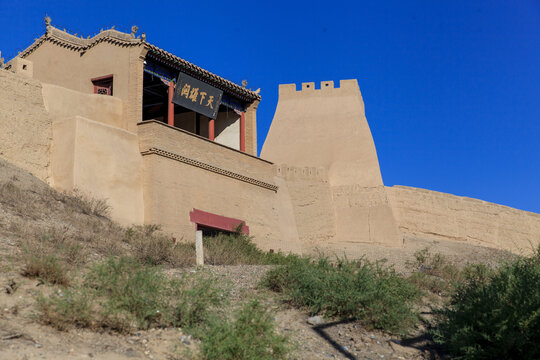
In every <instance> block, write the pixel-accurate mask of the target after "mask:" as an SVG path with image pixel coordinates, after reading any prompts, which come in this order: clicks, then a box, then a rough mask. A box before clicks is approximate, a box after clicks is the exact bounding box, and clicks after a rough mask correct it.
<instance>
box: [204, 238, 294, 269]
mask: <svg viewBox="0 0 540 360" xmlns="http://www.w3.org/2000/svg"><path fill="white" fill-rule="evenodd" d="M203 244H204V262H205V264H209V265H276V264H285V263H287V262H288V261H290V260H291V259H294V258H297V256H296V255H284V254H282V253H280V252H278V253H269V252H265V251H262V250H261V249H259V248H258V247H257V246H256V245H255V244H254V243H253V240H252V238H251V237H249V236H247V235H244V234H231V235H226V234H219V235H217V236H213V237H205V238H204V239H203Z"/></svg>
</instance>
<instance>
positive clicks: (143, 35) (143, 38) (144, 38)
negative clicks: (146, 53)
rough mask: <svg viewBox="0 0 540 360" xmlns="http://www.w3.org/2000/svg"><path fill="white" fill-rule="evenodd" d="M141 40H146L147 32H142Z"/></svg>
mask: <svg viewBox="0 0 540 360" xmlns="http://www.w3.org/2000/svg"><path fill="white" fill-rule="evenodd" d="M141 40H142V41H146V33H142V34H141Z"/></svg>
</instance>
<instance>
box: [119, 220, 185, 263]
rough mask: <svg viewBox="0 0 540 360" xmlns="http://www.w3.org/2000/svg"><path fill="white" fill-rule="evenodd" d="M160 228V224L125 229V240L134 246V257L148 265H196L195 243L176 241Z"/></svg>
mask: <svg viewBox="0 0 540 360" xmlns="http://www.w3.org/2000/svg"><path fill="white" fill-rule="evenodd" d="M160 230H161V227H160V226H159V225H142V226H140V225H138V226H132V227H129V228H128V229H127V230H126V231H125V241H126V242H127V243H129V244H130V245H131V246H132V251H133V255H134V257H135V258H137V259H138V260H139V261H140V262H141V263H143V264H148V265H164V264H169V265H173V266H188V265H194V264H195V244H194V243H193V244H187V243H180V242H178V243H177V242H174V241H173V239H172V238H171V237H169V236H167V235H164V234H162V233H161V232H160Z"/></svg>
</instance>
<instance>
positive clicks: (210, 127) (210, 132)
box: [208, 119, 215, 141]
mask: <svg viewBox="0 0 540 360" xmlns="http://www.w3.org/2000/svg"><path fill="white" fill-rule="evenodd" d="M214 121H215V120H214V119H208V138H209V139H210V140H212V141H214Z"/></svg>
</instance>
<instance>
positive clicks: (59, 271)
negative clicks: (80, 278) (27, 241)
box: [21, 248, 70, 286]
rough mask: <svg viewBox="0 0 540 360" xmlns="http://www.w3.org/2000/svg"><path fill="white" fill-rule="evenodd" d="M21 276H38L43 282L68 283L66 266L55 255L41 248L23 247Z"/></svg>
mask: <svg viewBox="0 0 540 360" xmlns="http://www.w3.org/2000/svg"><path fill="white" fill-rule="evenodd" d="M23 260H24V266H23V269H22V271H21V273H22V275H23V276H27V277H31V278H38V279H40V280H42V281H44V282H47V283H50V284H58V285H64V286H66V285H69V283H70V280H69V276H68V268H67V266H66V265H65V264H64V263H63V262H62V261H61V260H60V259H59V258H58V257H57V256H56V255H55V254H52V253H49V252H46V251H42V249H41V248H32V249H28V248H25V249H23Z"/></svg>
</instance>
